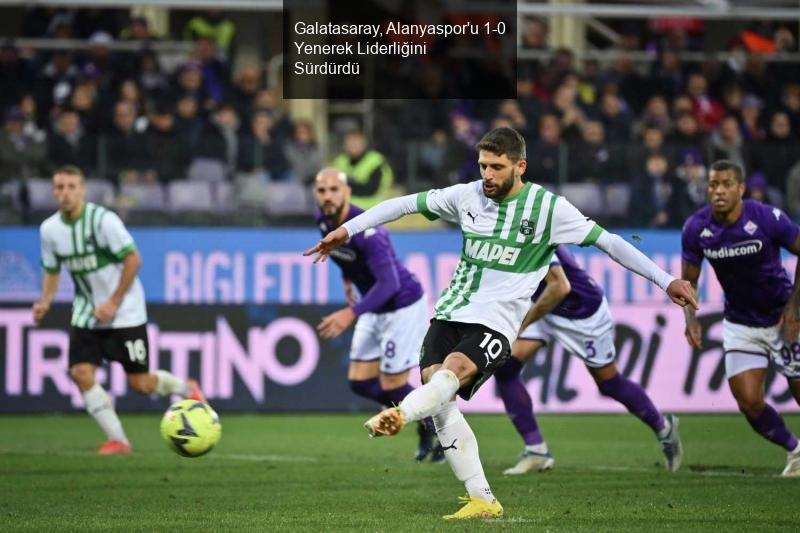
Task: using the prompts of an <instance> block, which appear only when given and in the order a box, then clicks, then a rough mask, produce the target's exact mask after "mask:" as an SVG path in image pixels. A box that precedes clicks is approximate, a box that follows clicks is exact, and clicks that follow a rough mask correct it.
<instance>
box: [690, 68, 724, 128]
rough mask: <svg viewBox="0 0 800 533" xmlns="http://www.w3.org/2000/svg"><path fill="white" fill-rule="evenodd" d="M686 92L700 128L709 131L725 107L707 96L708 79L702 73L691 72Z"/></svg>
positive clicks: (718, 119) (719, 118) (722, 115)
mask: <svg viewBox="0 0 800 533" xmlns="http://www.w3.org/2000/svg"><path fill="white" fill-rule="evenodd" d="M686 92H687V94H688V95H689V97H691V99H692V112H693V113H694V116H695V117H696V118H697V122H698V124H699V126H700V129H701V130H702V131H704V132H709V131H711V130H712V129H713V128H715V127H716V126H717V124H719V122H720V120H722V117H724V116H725V108H724V107H722V104H720V103H719V102H717V101H716V100H713V99H712V98H711V97H709V96H708V80H706V78H705V76H703V75H702V74H692V75H691V76H689V81H688V82H687V83H686Z"/></svg>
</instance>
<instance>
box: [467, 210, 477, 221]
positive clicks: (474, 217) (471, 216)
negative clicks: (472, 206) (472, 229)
mask: <svg viewBox="0 0 800 533" xmlns="http://www.w3.org/2000/svg"><path fill="white" fill-rule="evenodd" d="M467 216H469V218H471V219H472V223H473V224H474V223H475V219H476V218H478V215H473V214H472V213H470V212H469V211H467Z"/></svg>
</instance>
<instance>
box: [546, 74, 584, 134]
mask: <svg viewBox="0 0 800 533" xmlns="http://www.w3.org/2000/svg"><path fill="white" fill-rule="evenodd" d="M577 96H578V93H577V89H576V87H575V86H573V85H568V84H564V85H561V86H560V87H559V88H558V89H557V90H556V93H555V94H554V95H553V111H554V112H555V113H556V114H557V115H558V117H559V120H560V121H561V135H562V136H563V138H564V140H565V141H572V140H577V139H579V138H580V137H581V131H582V129H583V125H584V123H585V122H586V115H585V114H584V112H583V110H581V109H580V107H578V103H577V100H576V99H577Z"/></svg>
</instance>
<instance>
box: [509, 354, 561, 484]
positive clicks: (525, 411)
mask: <svg viewBox="0 0 800 533" xmlns="http://www.w3.org/2000/svg"><path fill="white" fill-rule="evenodd" d="M543 345H544V343H543V342H542V341H540V340H527V339H517V340H516V341H514V344H513V345H512V347H511V358H510V359H509V360H508V361H506V363H505V364H504V365H503V366H501V367H500V368H498V369H497V370H496V371H495V373H494V379H495V381H496V382H497V390H498V392H499V393H500V398H501V399H502V400H503V405H504V406H505V409H506V413H508V416H509V418H511V422H512V423H513V424H514V427H515V428H516V429H517V432H519V434H520V436H521V437H522V440H523V441H524V442H525V450H524V451H523V452H522V454H521V455H520V459H519V462H518V463H517V464H516V465H514V466H513V467H512V468H508V469H506V470H505V471H503V473H504V474H506V475H517V474H524V473H526V472H534V471H535V472H543V471H545V470H549V469H551V468H553V463H554V461H553V457H552V456H551V455H550V452H549V450H548V449H547V443H546V442H544V439H543V438H542V433H541V431H540V430H539V425H538V424H537V422H536V417H535V416H534V414H533V401H532V400H531V396H530V394H528V390H527V389H526V388H525V384H524V383H523V382H522V378H521V377H520V373H521V372H522V367H523V366H524V365H525V363H527V362H528V360H530V358H531V357H532V356H533V355H534V354H535V353H536V352H537V351H538V350H539V348H541V347H542V346H543Z"/></svg>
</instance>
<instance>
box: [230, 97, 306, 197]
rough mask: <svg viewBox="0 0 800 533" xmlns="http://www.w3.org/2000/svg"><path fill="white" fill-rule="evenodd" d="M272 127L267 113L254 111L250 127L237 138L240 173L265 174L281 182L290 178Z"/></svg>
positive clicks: (280, 146) (287, 162)
mask: <svg viewBox="0 0 800 533" xmlns="http://www.w3.org/2000/svg"><path fill="white" fill-rule="evenodd" d="M272 127H273V123H272V117H271V116H270V114H269V111H264V110H261V111H256V113H255V114H254V115H253V118H252V119H251V121H250V127H249V128H248V130H247V131H243V132H242V134H241V135H240V137H239V157H238V170H239V171H240V172H250V173H252V172H259V173H266V174H267V176H268V177H269V179H270V180H272V181H283V180H286V179H289V178H290V177H291V175H290V173H289V161H288V160H287V159H286V153H285V151H284V147H283V144H282V143H281V141H280V139H276V138H275V137H274V136H273V134H272ZM317 170H319V168H318V169H317Z"/></svg>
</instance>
